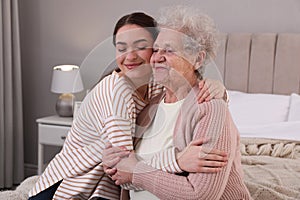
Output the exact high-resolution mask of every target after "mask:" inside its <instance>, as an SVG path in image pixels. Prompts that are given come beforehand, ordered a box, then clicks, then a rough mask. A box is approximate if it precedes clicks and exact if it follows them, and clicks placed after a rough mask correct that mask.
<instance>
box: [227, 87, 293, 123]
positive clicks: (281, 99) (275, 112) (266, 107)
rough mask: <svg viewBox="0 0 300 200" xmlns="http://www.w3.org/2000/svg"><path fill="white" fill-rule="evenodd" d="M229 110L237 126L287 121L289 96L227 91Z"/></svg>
mask: <svg viewBox="0 0 300 200" xmlns="http://www.w3.org/2000/svg"><path fill="white" fill-rule="evenodd" d="M228 95H229V110H230V112H231V115H232V118H233V120H234V122H235V123H236V125H237V127H239V126H248V125H264V124H270V123H276V122H283V121H287V117H288V112H289V99H290V96H286V95H275V94H251V93H243V92H238V91H228Z"/></svg>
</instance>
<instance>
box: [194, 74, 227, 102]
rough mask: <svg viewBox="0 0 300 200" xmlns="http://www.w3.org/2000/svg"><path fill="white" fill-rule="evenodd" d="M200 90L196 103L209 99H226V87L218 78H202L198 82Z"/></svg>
mask: <svg viewBox="0 0 300 200" xmlns="http://www.w3.org/2000/svg"><path fill="white" fill-rule="evenodd" d="M199 89H200V92H199V94H198V98H197V99H198V103H202V102H204V101H210V100H212V99H224V100H225V101H226V99H227V95H226V88H225V86H224V85H223V84H222V83H221V81H219V80H214V79H203V80H201V81H200V82H199Z"/></svg>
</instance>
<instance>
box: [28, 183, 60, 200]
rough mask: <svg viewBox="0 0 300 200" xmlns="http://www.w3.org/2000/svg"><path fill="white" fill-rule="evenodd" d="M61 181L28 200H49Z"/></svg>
mask: <svg viewBox="0 0 300 200" xmlns="http://www.w3.org/2000/svg"><path fill="white" fill-rule="evenodd" d="M60 183H61V181H59V182H57V183H55V184H54V185H52V186H51V187H49V188H47V189H46V190H43V191H41V192H40V193H38V194H37V195H35V196H32V197H29V199H28V200H51V199H52V198H53V196H54V194H55V191H56V190H57V188H58V186H59V185H60Z"/></svg>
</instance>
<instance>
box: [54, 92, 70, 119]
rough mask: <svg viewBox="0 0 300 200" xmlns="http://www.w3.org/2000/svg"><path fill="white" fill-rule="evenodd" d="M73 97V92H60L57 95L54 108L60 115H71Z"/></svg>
mask: <svg viewBox="0 0 300 200" xmlns="http://www.w3.org/2000/svg"><path fill="white" fill-rule="evenodd" d="M74 98H75V97H74V95H73V94H61V95H60V96H59V97H58V99H57V101H56V106H55V108H56V113H57V114H58V115H59V116H60V117H72V116H73V105H74Z"/></svg>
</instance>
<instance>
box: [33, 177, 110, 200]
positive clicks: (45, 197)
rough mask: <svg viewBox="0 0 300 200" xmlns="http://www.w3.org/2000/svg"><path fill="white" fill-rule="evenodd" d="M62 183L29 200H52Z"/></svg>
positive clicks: (98, 199)
mask: <svg viewBox="0 0 300 200" xmlns="http://www.w3.org/2000/svg"><path fill="white" fill-rule="evenodd" d="M61 182H62V181H59V182H57V183H55V184H54V185H52V186H51V187H49V188H47V189H46V190H43V191H41V192H40V193H38V194H37V195H35V196H32V197H29V199H28V200H51V199H52V198H53V196H54V194H55V192H56V190H57V188H58V186H59V185H60V183H61ZM94 199H95V200H108V199H104V198H102V197H95V198H93V200H94Z"/></svg>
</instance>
